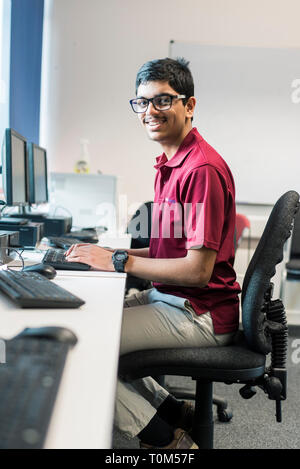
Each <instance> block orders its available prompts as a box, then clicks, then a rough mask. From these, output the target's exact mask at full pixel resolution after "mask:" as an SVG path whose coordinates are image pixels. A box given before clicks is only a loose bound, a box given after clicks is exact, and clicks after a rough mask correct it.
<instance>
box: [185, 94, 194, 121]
mask: <svg viewBox="0 0 300 469" xmlns="http://www.w3.org/2000/svg"><path fill="white" fill-rule="evenodd" d="M195 106H196V98H195V96H190V97H189V99H188V101H187V103H186V104H185V110H186V117H189V118H191V117H193V115H194V110H195Z"/></svg>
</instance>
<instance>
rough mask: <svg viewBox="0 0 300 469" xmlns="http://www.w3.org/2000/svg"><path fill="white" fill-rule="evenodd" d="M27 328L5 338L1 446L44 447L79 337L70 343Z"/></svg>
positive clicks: (1, 367)
mask: <svg viewBox="0 0 300 469" xmlns="http://www.w3.org/2000/svg"><path fill="white" fill-rule="evenodd" d="M41 329H56V328H41ZM58 329H62V328H58ZM25 331H27V334H26V335H25V336H22V333H21V335H20V336H17V337H15V338H14V339H12V340H8V341H5V349H6V353H5V355H6V357H5V363H2V364H0V449H41V448H43V446H44V443H45V439H46V436H47V430H48V427H49V423H50V419H51V415H52V412H53V407H54V404H55V400H56V396H57V392H58V389H59V385H60V382H61V377H62V374H63V370H64V366H65V361H66V357H67V354H68V352H69V350H70V348H71V347H72V345H74V344H75V343H76V340H77V339H76V336H75V335H74V334H73V335H74V337H75V341H72V342H66V341H60V340H59V339H57V338H54V337H51V338H48V337H47V334H46V335H45V336H41V337H39V336H36V337H35V336H31V335H30V329H27V330H25ZM25 331H24V332H25ZM34 331H37V329H34ZM65 331H67V332H69V333H71V334H72V331H69V330H68V329H65ZM28 332H29V333H28Z"/></svg>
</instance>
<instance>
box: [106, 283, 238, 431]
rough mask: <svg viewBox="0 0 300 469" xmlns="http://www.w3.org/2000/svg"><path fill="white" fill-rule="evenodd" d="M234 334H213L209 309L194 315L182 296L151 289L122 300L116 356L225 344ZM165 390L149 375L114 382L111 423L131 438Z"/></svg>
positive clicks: (141, 427) (143, 426)
mask: <svg viewBox="0 0 300 469" xmlns="http://www.w3.org/2000/svg"><path fill="white" fill-rule="evenodd" d="M233 335H234V333H227V334H219V335H216V334H215V333H214V331H213V324H212V319H211V315H210V313H209V312H207V313H204V314H201V315H200V316H197V315H196V313H195V312H194V310H193V308H192V306H191V304H190V302H189V301H188V300H186V299H184V298H179V297H176V296H173V295H168V294H164V293H160V292H159V291H157V290H156V289H155V288H152V289H150V290H145V291H142V292H138V293H137V294H134V295H132V296H130V297H128V298H127V299H126V300H125V302H124V311H123V322H122V332H121V343H120V355H123V354H126V353H128V352H133V351H136V350H147V349H155V348H169V347H171V348H175V347H178V348H180V347H190V346H192V347H204V346H205V347H207V346H216V345H226V344H228V343H230V342H231V340H232V337H233ZM167 396H168V392H167V391H166V390H165V389H164V388H163V387H161V386H160V385H159V384H158V383H157V382H156V381H155V380H154V379H153V378H151V377H147V378H142V379H137V380H134V381H131V382H130V383H128V382H125V381H124V380H122V379H121V378H119V379H118V383H117V395H116V406H115V425H116V426H117V427H118V429H119V430H120V431H121V432H122V433H123V434H124V436H126V437H128V438H133V437H135V436H136V435H137V434H138V433H139V432H140V431H141V430H142V429H143V428H145V427H146V425H147V424H148V423H149V421H150V420H151V419H152V417H153V416H154V415H155V413H156V409H157V408H158V407H159V406H160V404H161V403H162V402H163V401H164V400H165V399H166V397H167Z"/></svg>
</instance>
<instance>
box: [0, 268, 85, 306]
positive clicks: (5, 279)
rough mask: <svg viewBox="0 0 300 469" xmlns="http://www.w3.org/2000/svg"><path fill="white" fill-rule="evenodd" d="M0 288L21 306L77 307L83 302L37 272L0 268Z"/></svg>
mask: <svg viewBox="0 0 300 469" xmlns="http://www.w3.org/2000/svg"><path fill="white" fill-rule="evenodd" d="M0 290H1V291H2V292H3V293H5V294H6V295H7V296H8V297H9V298H10V299H11V300H12V301H13V302H14V303H16V304H17V305H18V306H20V307H21V308H78V307H79V306H81V305H83V304H84V303H85V302H84V301H83V300H81V299H80V298H78V297H77V296H75V295H73V294H72V293H70V292H68V291H67V290H65V289H64V288H61V287H60V286H58V285H56V284H55V283H54V282H51V281H50V280H48V279H47V278H46V277H44V276H43V275H41V274H39V273H37V272H23V271H16V270H0Z"/></svg>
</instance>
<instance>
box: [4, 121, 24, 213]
mask: <svg viewBox="0 0 300 469" xmlns="http://www.w3.org/2000/svg"><path fill="white" fill-rule="evenodd" d="M2 181H3V191H4V197H5V201H6V204H7V205H9V206H20V207H24V206H26V205H28V197H27V176H26V138H25V137H22V135H20V134H18V133H17V132H16V131H15V130H13V129H6V130H5V134H4V139H3V146H2Z"/></svg>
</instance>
